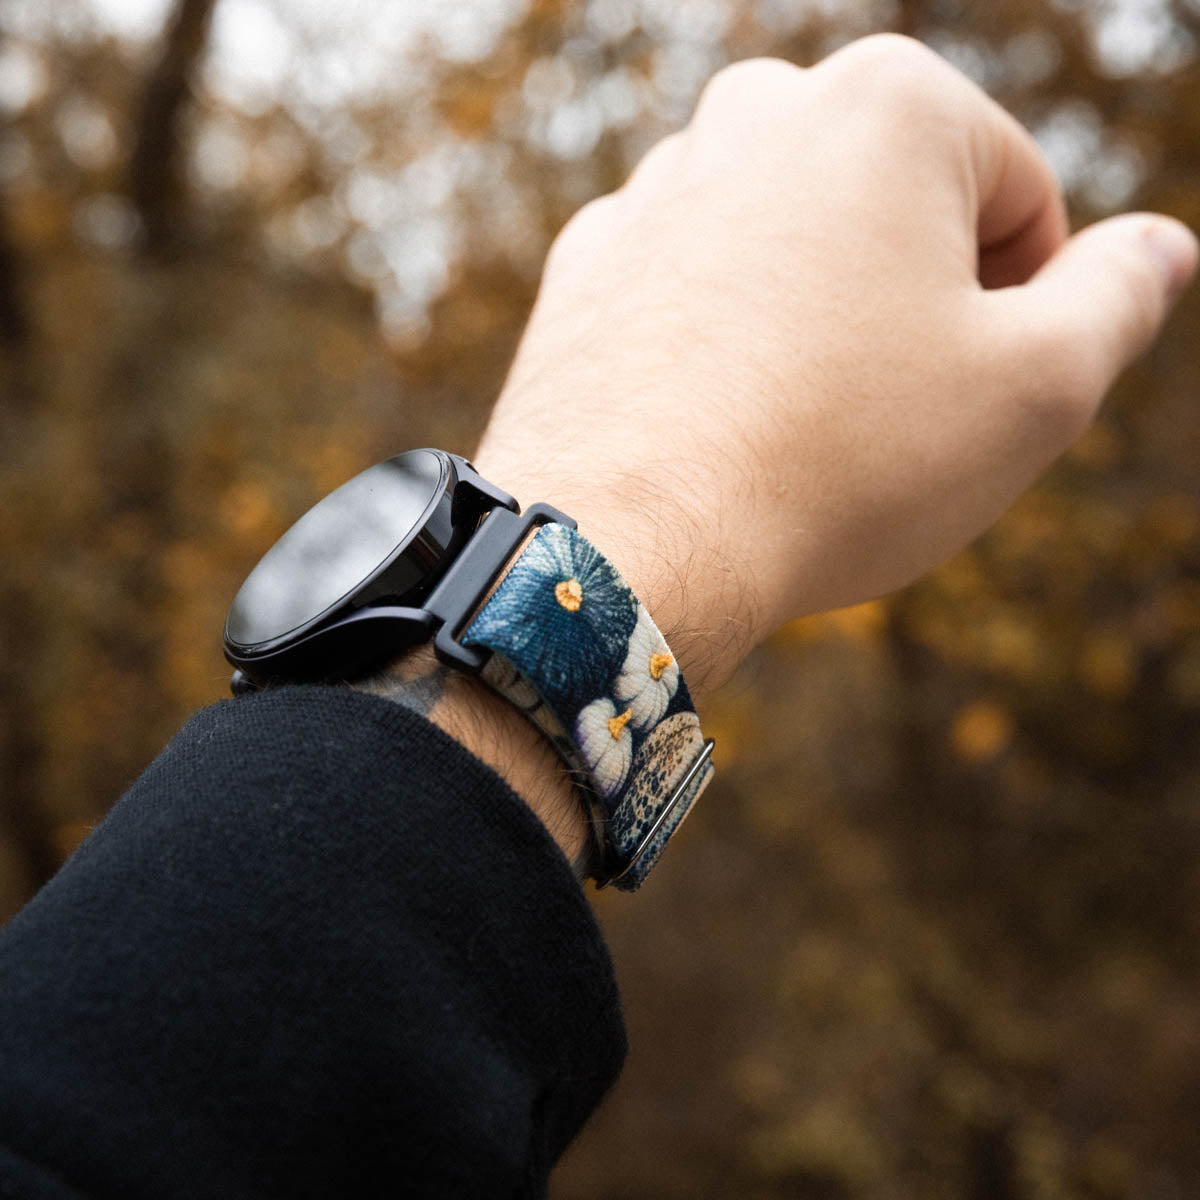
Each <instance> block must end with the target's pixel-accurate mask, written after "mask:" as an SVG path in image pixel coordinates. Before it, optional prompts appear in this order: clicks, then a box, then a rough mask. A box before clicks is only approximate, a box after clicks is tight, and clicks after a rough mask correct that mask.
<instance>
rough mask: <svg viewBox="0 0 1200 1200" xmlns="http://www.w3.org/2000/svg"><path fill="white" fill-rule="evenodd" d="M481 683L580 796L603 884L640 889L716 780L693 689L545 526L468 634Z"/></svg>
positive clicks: (583, 554)
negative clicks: (545, 748)
mask: <svg viewBox="0 0 1200 1200" xmlns="http://www.w3.org/2000/svg"><path fill="white" fill-rule="evenodd" d="M462 642H463V644H464V645H466V646H478V647H481V648H483V649H486V650H489V651H491V655H490V657H489V658H488V661H487V663H486V665H485V666H484V668H483V672H482V677H483V679H484V681H485V682H486V683H488V684H489V685H490V686H491V687H492V688H494V689H495V690H496V691H497V692H499V693H500V694H501V695H502V696H504V698H505V699H506V700H508V701H510V702H511V703H512V704H515V705H516V706H517V707H518V708H519V709H520V710H521V711H522V712H523V713H524V714H525V715H526V716H527V717H528V718H529V719H530V720H531V721H533V722H534V724H536V725H537V726H538V728H539V729H541V731H542V732H543V733H544V734H546V736H547V737H548V738H549V739H550V740H551V742H552V743H553V744H554V746H555V748H556V749H557V750H558V752H559V754H560V755H561V756H562V757H563V759H564V760H565V761H566V763H567V765H568V766H569V767H570V768H571V770H572V773H573V775H574V777H575V779H576V782H577V783H578V784H579V789H578V790H579V792H580V794H581V796H582V797H583V800H584V803H585V806H586V809H587V815H588V817H589V825H590V828H591V830H592V837H593V850H594V852H595V854H594V859H593V862H594V864H595V869H594V872H593V873H594V874H595V875H596V878H597V880H598V881H599V886H601V887H604V886H606V885H607V884H609V883H613V884H615V885H616V886H617V887H618V888H620V889H622V890H624V891H633V890H635V889H636V888H638V887H640V886H641V884H642V882H643V880H645V878H646V876H647V875H648V874H649V872H650V869H651V867H653V866H654V864H655V862H656V861H657V860H658V857H659V855H660V854H661V853H662V851H663V848H664V847H665V846H666V844H667V841H668V840H669V839H670V837H671V834H673V833H674V832H675V830H676V829H678V828H679V826H680V825H681V824H682V822H683V819H684V818H685V817H686V816H687V814H688V812H689V811H690V809H691V807H692V805H693V804H694V803H695V801H696V799H697V797H698V796H699V795H700V793H701V792H702V791H703V790H704V788H705V787H706V786H707V785H708V783H709V780H711V778H712V775H713V766H712V762H711V761H710V759H709V755H710V754H711V752H712V742H711V741H708V740H706V739H705V738H704V736H703V734H702V733H701V732H700V720H699V718H698V717H697V716H696V713H695V710H694V709H693V707H692V699H691V696H690V694H689V693H688V689H687V684H685V683H684V681H683V676H682V675H681V674H680V672H679V667H678V665H677V664H676V662H675V659H674V657H673V656H672V654H671V652H670V650H669V649H668V648H667V643H666V641H665V639H664V638H663V635H662V634H661V633H660V632H659V631H658V628H657V626H656V625H655V624H654V622H653V621H652V620H651V619H650V614H649V613H648V612H647V611H646V609H645V608H644V607H643V606H642V604H641V602H640V601H639V600H638V599H637V597H636V596H634V594H633V592H632V591H631V590H630V588H629V585H628V584H627V583H626V582H625V581H624V580H623V579H622V578H621V576H620V575H619V574H618V573H617V571H616V568H615V567H614V566H613V565H612V563H610V562H609V561H608V559H606V558H605V557H604V556H603V555H602V554H601V553H600V552H599V551H598V550H597V549H596V548H595V546H593V545H592V544H591V543H590V542H589V541H588V540H587V539H586V538H585V537H583V536H582V535H581V534H579V533H577V532H576V531H575V530H573V529H569V528H568V527H567V526H565V525H561V524H557V523H551V524H547V525H544V526H542V528H541V529H540V530H539V531H538V533H537V534H536V535H535V536H534V537H533V538H532V539H531V540H530V542H529V543H528V544H527V545H526V547H525V549H524V550H523V551H522V552H521V554H520V555H519V556H518V557H517V559H516V561H515V562H514V564H513V566H512V568H511V569H510V570H509V572H508V574H507V575H506V576H505V577H504V579H503V581H502V582H501V583H500V586H499V587H498V588H497V589H496V591H495V592H494V593H493V594H492V596H491V598H490V599H489V600H488V601H487V603H486V604H485V605H484V606H483V608H482V609H480V611H479V613H478V614H477V616H476V617H475V619H474V620H473V621H472V622H471V624H470V625H469V627H468V628H467V630H466V632H465V633H464V634H463V637H462Z"/></svg>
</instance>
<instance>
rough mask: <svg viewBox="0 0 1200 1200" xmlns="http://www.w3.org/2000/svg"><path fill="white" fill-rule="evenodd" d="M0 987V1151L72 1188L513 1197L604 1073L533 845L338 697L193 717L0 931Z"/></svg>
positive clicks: (513, 805)
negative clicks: (566, 1087) (381, 1188)
mask: <svg viewBox="0 0 1200 1200" xmlns="http://www.w3.org/2000/svg"><path fill="white" fill-rule="evenodd" d="M0 981H2V985H0V1079H2V1080H3V1081H4V1082H3V1086H2V1087H0V1146H6V1147H8V1149H9V1150H11V1151H12V1152H14V1153H15V1154H16V1155H18V1156H19V1157H20V1158H21V1159H24V1160H25V1161H27V1162H29V1163H31V1164H33V1165H32V1167H31V1170H32V1171H34V1173H38V1172H42V1173H44V1174H45V1175H46V1176H47V1177H51V1176H52V1177H54V1178H55V1179H61V1180H66V1181H67V1183H68V1184H69V1185H71V1186H72V1187H73V1188H74V1189H75V1190H76V1191H77V1192H78V1193H79V1194H81V1195H92V1194H102V1195H116V1194H128V1195H132V1194H138V1195H155V1196H161V1197H164V1198H167V1197H170V1198H171V1200H175V1198H177V1197H184V1196H198V1195H209V1196H211V1195H215V1194H220V1195H222V1196H231V1197H234V1196H250V1195H280V1194H287V1195H295V1196H305V1195H334V1194H343V1193H344V1192H346V1191H347V1190H350V1191H354V1192H356V1193H358V1194H364V1195H366V1194H372V1193H371V1189H372V1187H374V1186H375V1181H376V1180H379V1179H385V1180H389V1181H391V1182H392V1183H393V1184H394V1181H395V1180H396V1179H404V1180H405V1181H406V1182H407V1183H408V1184H410V1185H411V1187H412V1188H413V1189H414V1190H416V1191H419V1192H420V1193H421V1194H422V1195H431V1196H440V1195H459V1196H461V1195H492V1194H497V1195H499V1194H503V1195H513V1194H522V1193H521V1189H522V1188H523V1187H525V1186H526V1185H527V1181H529V1180H531V1179H537V1178H539V1177H541V1178H543V1179H544V1175H545V1172H546V1171H548V1169H549V1166H550V1162H551V1160H552V1159H553V1157H554V1156H556V1155H557V1154H558V1153H559V1152H560V1151H561V1149H562V1146H563V1145H564V1144H565V1142H566V1140H567V1139H569V1137H570V1136H571V1135H572V1134H573V1132H574V1131H575V1129H576V1128H577V1127H578V1125H579V1124H580V1123H581V1122H582V1121H583V1119H584V1117H585V1116H586V1114H587V1112H588V1111H589V1110H590V1108H591V1107H592V1106H593V1105H594V1104H595V1103H596V1101H597V1099H598V1097H599V1095H600V1094H601V1093H602V1092H603V1090H604V1089H605V1088H606V1087H607V1086H608V1085H609V1084H610V1083H611V1081H612V1079H613V1077H614V1076H615V1073H616V1070H617V1068H618V1065H619V1062H620V1058H621V1055H622V1052H623V1034H622V1030H621V1025H620V1018H619V1010H618V1007H617V999H616V988H615V983H614V981H613V978H612V973H611V968H610V966H609V964H608V961H607V957H606V955H605V952H604V948H603V945H602V943H601V941H600V938H599V934H598V931H597V929H596V926H595V923H594V920H593V918H592V916H591V914H590V911H589V907H588V904H587V901H586V899H585V897H584V895H583V893H582V891H581V890H580V888H579V887H578V885H577V884H576V882H575V881H574V880H573V879H572V876H571V872H570V870H569V869H568V867H567V865H566V864H565V863H564V862H563V860H562V858H561V856H560V855H559V854H558V852H557V851H556V849H555V847H554V845H553V844H552V843H551V842H550V840H549V839H548V838H547V837H546V835H545V832H544V831H543V830H542V828H541V826H540V825H539V823H538V822H537V821H535V820H534V819H533V818H532V817H531V816H530V814H529V812H528V811H527V810H526V809H525V808H524V806H523V805H522V804H521V803H520V802H519V801H518V800H517V798H516V797H515V796H513V795H512V793H511V792H510V791H508V789H506V788H505V787H504V786H503V784H502V783H501V782H500V780H499V779H498V778H497V777H496V776H495V775H494V774H493V773H492V772H491V771H489V770H488V769H487V768H486V767H485V766H483V765H482V764H480V763H478V762H476V761H474V760H473V759H471V758H470V756H469V755H467V754H465V753H464V752H463V751H462V750H461V749H460V748H459V747H457V746H456V745H454V744H453V743H452V742H451V741H450V740H449V739H448V738H446V737H445V736H444V735H443V734H442V733H441V732H440V731H438V730H437V729H435V728H432V727H430V726H429V725H428V724H427V723H425V722H424V721H422V720H420V719H419V718H417V717H416V716H414V715H413V714H411V713H409V712H406V711H404V709H402V708H401V707H399V706H398V705H394V704H387V703H383V702H382V701H380V700H378V699H376V698H374V697H370V696H362V695H357V694H356V693H354V692H353V691H351V690H349V689H346V688H340V687H325V688H281V689H278V690H277V691H274V692H269V693H266V694H264V695H260V696H252V697H247V698H245V699H241V700H237V701H228V702H226V703H224V704H222V705H218V706H216V707H214V708H212V709H208V710H205V712H203V713H201V714H199V715H198V716H197V717H196V718H195V719H194V720H193V721H192V722H190V723H189V725H188V726H187V727H186V728H185V729H184V731H183V732H182V733H181V734H180V735H179V737H178V738H177V739H176V741H175V742H174V743H172V745H171V746H170V747H169V748H168V749H167V750H166V751H165V752H164V754H163V755H162V756H161V757H160V758H159V760H158V761H157V762H156V763H155V764H154V765H153V766H152V767H151V768H150V769H149V770H148V771H147V772H146V774H145V775H144V776H143V777H142V779H141V780H139V782H138V783H137V784H136V785H135V786H134V788H133V789H131V791H130V793H129V794H128V795H127V796H126V797H124V798H123V799H122V800H121V801H120V803H119V804H118V805H117V806H116V807H115V808H114V810H113V812H112V813H111V814H110V816H109V817H108V818H107V819H106V820H105V822H104V823H103V824H102V825H101V826H100V828H99V829H97V830H96V832H95V833H94V834H93V835H92V837H91V838H89V839H88V841H87V842H85V844H84V846H83V847H82V848H81V850H80V851H79V852H78V853H77V854H76V855H75V857H74V858H72V859H71V860H70V862H69V863H68V864H67V865H66V867H65V868H64V869H63V871H61V872H60V874H59V875H58V876H57V877H56V878H55V879H54V880H53V881H52V882H51V883H50V884H49V885H48V886H47V887H46V888H45V889H44V890H43V891H42V893H40V894H39V896H38V897H37V898H36V899H35V900H34V901H33V902H32V903H31V904H30V905H29V906H28V907H27V908H26V910H25V911H24V912H23V913H21V914H20V915H19V916H18V917H17V918H16V919H15V920H14V921H13V922H12V923H11V924H10V926H9V927H8V928H6V929H5V931H4V932H3V935H0ZM561 1078H570V1079H572V1080H573V1081H574V1084H573V1087H572V1090H571V1091H570V1092H569V1093H567V1092H564V1091H562V1090H561V1089H560V1087H559V1084H558V1082H557V1081H558V1080H559V1079H561ZM4 1190H5V1181H4V1178H3V1177H2V1176H0V1192H3V1191H4Z"/></svg>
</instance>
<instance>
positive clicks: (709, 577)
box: [472, 454, 763, 702]
mask: <svg viewBox="0 0 1200 1200" xmlns="http://www.w3.org/2000/svg"><path fill="white" fill-rule="evenodd" d="M472 461H473V462H474V463H475V465H476V467H477V468H478V469H480V470H481V471H482V472H483V473H484V474H485V475H487V476H488V477H489V478H493V479H500V480H502V481H503V482H504V486H505V487H507V488H508V489H509V490H510V491H512V492H513V494H514V495H516V496H518V497H519V498H520V500H521V502H522V504H523V505H528V504H529V503H533V502H535V501H539V500H544V501H546V502H548V503H550V504H553V505H554V506H555V507H556V508H558V509H560V510H561V511H563V512H565V513H567V514H568V515H569V516H571V517H573V518H574V519H575V521H576V523H577V525H578V529H579V532H580V533H581V534H582V535H583V536H584V537H585V538H587V539H588V541H590V542H591V543H592V544H593V545H594V546H595V547H596V549H597V550H599V551H600V552H601V553H602V554H603V555H604V556H605V557H606V558H607V559H608V560H609V561H610V562H611V563H612V564H613V566H614V567H615V568H616V569H617V572H618V573H619V574H620V576H621V577H622V579H624V580H625V582H626V583H627V584H628V585H629V586H630V588H631V589H632V591H633V593H634V595H635V596H637V598H638V599H639V600H640V601H641V603H642V605H643V606H644V607H645V608H646V610H647V612H648V613H649V614H650V616H651V618H652V619H653V621H654V623H655V624H656V625H657V626H658V628H659V629H660V630H661V631H662V634H663V636H664V637H665V639H666V641H667V644H668V646H669V647H670V649H671V653H672V654H673V656H674V657H675V659H676V661H677V662H678V664H679V669H680V672H681V673H682V675H683V676H684V678H685V679H686V680H687V683H688V687H689V690H690V691H691V694H692V698H693V699H694V700H696V701H698V702H700V701H702V700H703V698H704V696H705V695H707V694H708V693H709V692H710V691H712V690H713V688H715V687H716V686H718V685H719V684H720V683H722V682H724V680H725V679H727V678H728V677H729V675H731V674H732V673H733V670H734V669H735V668H736V666H737V664H738V663H739V662H740V661H741V659H742V658H744V657H745V655H746V654H747V653H748V652H749V650H750V649H751V648H752V647H753V645H754V644H755V643H756V642H757V641H758V640H760V638H761V637H762V636H763V631H761V630H760V629H759V627H758V623H759V622H758V611H757V606H756V604H755V602H754V597H753V591H752V588H751V586H750V585H749V584H748V583H747V581H746V580H745V579H744V578H741V577H740V573H739V572H738V571H736V570H735V569H734V568H733V565H732V563H731V562H730V561H729V559H728V558H726V557H725V556H724V555H723V554H722V553H721V551H720V549H719V541H718V534H719V533H720V530H719V529H718V528H716V522H715V519H714V518H711V517H708V516H706V514H705V513H704V511H703V509H702V508H701V507H700V506H699V505H697V504H694V503H693V504H691V505H689V504H688V503H687V502H685V501H684V500H682V499H680V498H677V497H675V496H673V495H671V494H670V493H668V492H667V491H666V489H665V488H661V487H659V486H658V482H657V480H656V479H655V478H653V476H652V474H651V473H649V472H647V473H645V474H638V473H636V472H635V471H632V470H631V471H629V472H617V471H613V470H605V469H603V468H602V467H600V466H599V465H598V464H596V463H595V462H594V461H592V462H589V460H588V459H587V458H586V457H582V458H581V459H580V461H579V462H578V464H577V466H576V468H575V469H574V470H573V471H568V470H566V469H564V465H563V463H562V462H561V461H560V462H558V463H555V464H553V467H552V468H547V469H544V470H539V469H537V468H536V467H533V466H531V465H530V464H528V463H524V464H519V463H517V462H512V463H510V462H509V460H507V459H506V458H505V457H504V456H503V455H500V454H489V455H488V456H486V457H484V456H483V455H476V456H475V458H474V459H473V460H472ZM481 464H482V465H481Z"/></svg>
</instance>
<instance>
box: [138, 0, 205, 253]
mask: <svg viewBox="0 0 1200 1200" xmlns="http://www.w3.org/2000/svg"><path fill="white" fill-rule="evenodd" d="M214 4H215V0H178V3H177V4H176V5H175V9H174V12H173V13H172V15H171V17H170V21H169V24H168V27H167V31H166V34H165V36H164V38H163V48H162V52H161V54H160V55H159V59H158V62H157V63H156V65H155V67H154V69H153V70H152V71H151V72H150V77H149V79H148V81H147V83H146V88H145V92H144V95H143V98H142V103H141V110H140V112H139V114H138V120H137V125H136V134H135V139H134V144H133V152H132V154H131V155H130V160H129V194H130V197H131V199H132V200H133V204H134V208H135V209H136V210H137V214H138V216H139V217H140V219H141V223H142V238H143V243H144V245H145V247H146V249H147V250H149V251H151V252H161V251H163V250H164V249H166V248H167V247H168V246H169V245H170V244H171V242H172V241H173V240H174V239H175V238H177V237H178V235H179V232H180V229H181V226H182V222H183V217H182V208H183V205H184V204H185V201H186V198H187V193H186V189H185V186H184V179H183V162H182V160H183V157H184V155H185V153H186V146H185V144H184V141H183V120H184V116H185V107H186V104H187V101H188V97H189V95H190V93H191V84H192V79H193V76H194V75H195V72H196V68H197V64H198V63H199V62H200V59H201V58H202V56H203V54H204V47H205V41H206V39H207V37H208V29H209V25H210V24H211V22H212V14H213V7H214Z"/></svg>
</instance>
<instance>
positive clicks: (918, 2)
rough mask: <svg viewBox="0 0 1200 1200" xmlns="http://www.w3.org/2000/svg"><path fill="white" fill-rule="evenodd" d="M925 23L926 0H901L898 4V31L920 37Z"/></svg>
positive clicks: (907, 35)
mask: <svg viewBox="0 0 1200 1200" xmlns="http://www.w3.org/2000/svg"><path fill="white" fill-rule="evenodd" d="M924 24H925V0H900V2H899V4H897V5H896V32H897V33H902V34H904V35H905V36H906V37H919V36H920V34H921V29H922V27H923V25H924Z"/></svg>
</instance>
